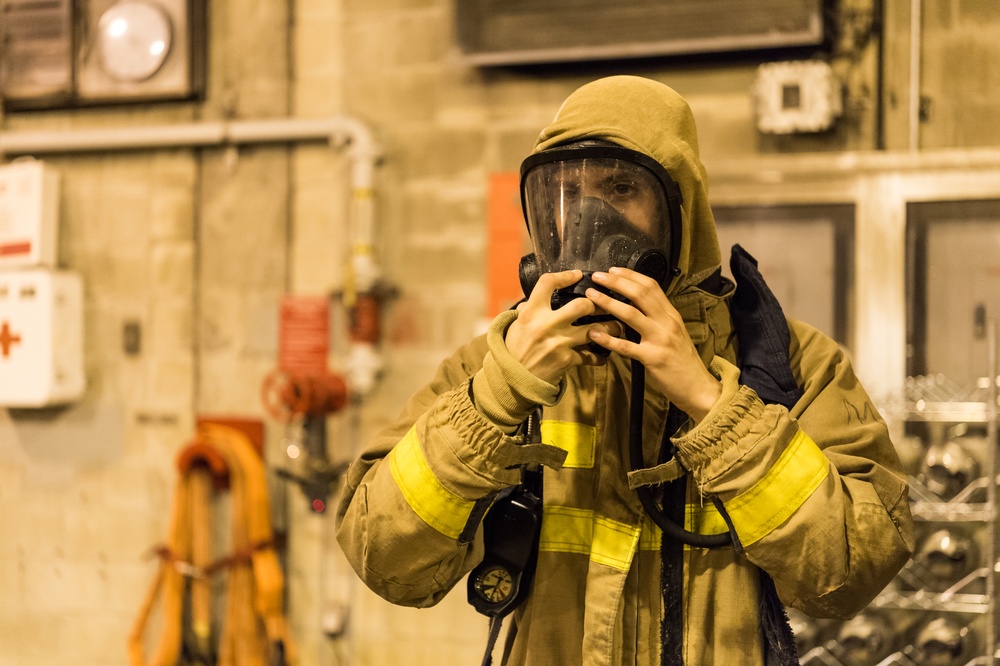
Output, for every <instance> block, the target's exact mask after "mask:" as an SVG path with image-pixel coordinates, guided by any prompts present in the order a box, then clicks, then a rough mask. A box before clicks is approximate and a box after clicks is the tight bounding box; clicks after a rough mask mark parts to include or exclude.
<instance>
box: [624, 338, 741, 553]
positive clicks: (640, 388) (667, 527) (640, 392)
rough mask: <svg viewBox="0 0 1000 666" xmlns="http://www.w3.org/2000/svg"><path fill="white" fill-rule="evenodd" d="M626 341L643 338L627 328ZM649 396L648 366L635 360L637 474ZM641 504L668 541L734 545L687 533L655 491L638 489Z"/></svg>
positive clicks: (632, 456)
mask: <svg viewBox="0 0 1000 666" xmlns="http://www.w3.org/2000/svg"><path fill="white" fill-rule="evenodd" d="M625 338H626V339H627V340H629V341H630V342H636V343H638V342H639V334H638V333H636V332H635V331H634V330H633V329H632V328H631V327H629V326H626V327H625ZM645 395H646V366H644V365H643V364H642V363H640V362H639V361H637V360H636V359H632V396H631V399H630V400H629V415H628V417H629V418H628V422H629V426H628V443H629V465H631V467H632V469H633V470H638V469H642V468H643V467H644V466H645V463H644V461H643V455H642V419H643V414H642V412H643V407H644V403H645ZM635 492H636V494H637V495H639V501H640V502H642V506H643V508H644V509H646V513H648V514H649V517H650V518H652V519H653V522H654V523H656V525H657V527H659V528H660V529H661V530H662V531H663V535H664V536H665V537H669V538H671V539H674V540H676V541H680V542H681V543H685V544H687V545H689V546H694V547H695V548H722V547H723V546H729V545H732V544H733V540H732V537H730V535H729V534H728V533H726V534H698V533H697V532H691V531H689V530H686V529H684V527H682V526H681V525H678V524H676V523H675V522H673V521H672V520H670V519H669V518H668V517H667V516H666V515H665V514H664V513H663V509H662V508H661V507H660V506H659V505H658V504H657V503H656V498H655V497H653V488H652V487H650V486H641V487H639V488H636V490H635Z"/></svg>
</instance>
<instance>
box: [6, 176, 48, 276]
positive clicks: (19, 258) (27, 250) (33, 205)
mask: <svg viewBox="0 0 1000 666" xmlns="http://www.w3.org/2000/svg"><path fill="white" fill-rule="evenodd" d="M58 219H59V174H58V172H57V171H56V170H55V169H53V168H52V167H50V166H48V165H46V164H45V163H44V162H41V161H38V160H33V159H24V160H17V161H15V162H11V163H10V164H6V165H3V166H0V269H5V268H10V267H21V266H50V267H53V268H54V267H55V266H56V262H57V260H58V245H59V239H58V237H57V231H58Z"/></svg>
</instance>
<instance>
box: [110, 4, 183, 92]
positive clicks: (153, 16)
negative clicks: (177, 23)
mask: <svg viewBox="0 0 1000 666" xmlns="http://www.w3.org/2000/svg"><path fill="white" fill-rule="evenodd" d="M97 31H98V35H97V42H98V49H99V57H100V61H101V67H102V68H103V70H104V71H105V72H106V73H107V74H108V76H110V77H112V78H114V79H117V80H119V81H126V82H135V81H144V80H146V79H148V78H149V77H151V76H153V74H155V73H156V72H157V70H159V69H160V67H161V66H162V65H163V63H164V61H165V60H166V59H167V56H168V55H169V54H170V47H171V38H172V36H173V26H172V25H171V23H170V16H169V15H168V14H167V12H166V11H165V10H164V9H163V8H162V7H160V6H159V5H157V4H156V3H155V2H152V1H151V0H124V1H123V2H119V3H116V4H114V5H112V6H111V7H109V8H108V9H107V11H105V12H104V13H103V14H102V15H101V19H100V21H99V22H98V26H97Z"/></svg>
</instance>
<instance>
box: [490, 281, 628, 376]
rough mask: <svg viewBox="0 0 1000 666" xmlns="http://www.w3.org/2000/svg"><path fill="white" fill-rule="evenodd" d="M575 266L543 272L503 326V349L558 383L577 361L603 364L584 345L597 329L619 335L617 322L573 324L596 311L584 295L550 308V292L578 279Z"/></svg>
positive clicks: (533, 370)
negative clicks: (515, 312)
mask: <svg viewBox="0 0 1000 666" xmlns="http://www.w3.org/2000/svg"><path fill="white" fill-rule="evenodd" d="M582 277H583V272H582V271H579V270H571V271H562V272H560V273H545V274H544V275H542V276H541V277H540V278H539V279H538V283H537V284H536V285H535V287H534V289H532V291H531V296H530V297H529V298H528V300H527V301H525V302H523V303H521V304H520V305H518V306H517V311H518V316H517V319H515V320H514V323H512V324H511V325H510V328H508V329H507V335H506V338H505V341H506V344H507V350H508V351H509V352H510V354H511V355H512V356H513V357H514V358H515V359H517V360H518V361H519V362H520V363H521V365H523V366H524V367H525V368H527V369H528V371H530V372H531V373H532V374H533V375H535V376H536V377H538V378H539V379H542V380H544V381H547V382H549V383H550V384H558V383H559V380H561V379H562V377H563V375H565V374H566V371H567V370H569V369H570V368H572V367H574V366H580V365H604V363H606V362H607V358H606V357H604V356H600V355H598V354H595V353H594V352H593V351H591V350H590V349H589V348H588V344H589V343H590V342H591V340H592V339H593V338H591V337H589V336H590V333H591V331H598V332H600V333H601V334H602V335H604V337H605V338H607V339H614V338H615V336H617V335H621V332H622V327H621V324H619V323H618V322H614V321H610V322H598V323H593V324H587V325H584V326H574V325H573V322H575V321H576V320H577V319H580V318H581V317H586V316H588V315H592V314H594V313H595V312H596V311H597V308H596V306H595V305H594V303H593V302H592V301H591V300H589V299H586V298H575V299H573V300H572V301H570V302H569V303H567V304H566V305H564V306H562V307H561V308H559V309H557V310H553V309H552V294H554V293H555V292H556V291H557V290H559V289H563V288H565V287H569V286H572V285H574V284H576V283H577V282H579V281H580V279H581V278H582Z"/></svg>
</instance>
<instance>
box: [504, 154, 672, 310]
mask: <svg viewBox="0 0 1000 666" xmlns="http://www.w3.org/2000/svg"><path fill="white" fill-rule="evenodd" d="M521 201H522V205H523V208H524V215H525V219H526V221H527V224H528V231H529V232H530V234H531V239H532V244H533V246H534V250H535V252H534V255H533V256H531V255H529V257H526V259H530V261H531V262H532V263H533V265H532V266H530V267H529V268H530V270H531V271H533V272H534V275H529V276H527V277H528V279H527V280H526V279H525V277H526V276H525V274H524V273H525V271H524V262H522V276H521V277H522V287H523V288H524V289H525V294H526V295H527V294H528V293H530V287H532V286H533V285H534V281H535V280H537V277H538V275H541V274H542V273H553V272H558V271H564V270H570V269H579V270H581V271H583V273H584V279H583V280H581V282H580V283H578V284H577V285H575V286H574V287H572V288H570V290H569V292H568V293H566V294H561V295H559V296H560V298H558V299H557V300H561V301H562V302H565V301H566V300H568V299H570V298H573V297H577V296H580V295H582V294H583V293H584V291H585V290H586V289H587V288H588V287H593V286H595V285H594V284H593V282H592V281H591V280H590V276H591V275H592V274H593V273H594V272H595V271H607V270H608V269H609V268H611V267H613V266H623V267H626V268H632V269H633V270H638V271H639V272H642V273H645V274H647V275H650V277H653V278H654V279H656V280H657V281H658V282H660V284H661V286H662V287H665V286H666V284H665V283H666V281H667V278H668V277H669V275H670V274H671V272H672V269H673V268H674V267H675V266H676V263H677V262H676V255H677V248H676V245H677V244H678V243H677V242H676V240H677V239H678V237H679V228H680V192H679V190H678V188H677V186H676V184H675V183H674V182H673V180H672V179H671V178H670V176H669V175H668V174H667V172H666V170H665V169H664V168H663V167H662V166H661V165H660V164H659V163H657V162H656V161H655V160H652V159H651V158H649V157H647V156H645V155H643V154H641V153H637V152H635V151H632V150H628V149H626V148H620V147H617V146H585V147H568V148H564V149H555V150H551V151H545V152H543V153H539V154H536V155H532V156H531V157H529V158H528V159H527V160H525V162H524V164H523V165H522V167H521ZM526 282H527V284H526Z"/></svg>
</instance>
